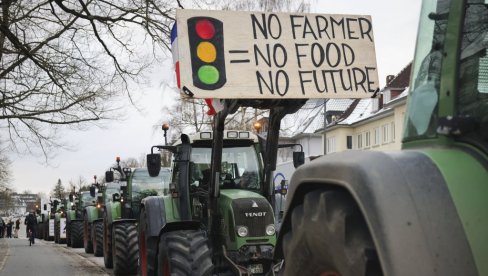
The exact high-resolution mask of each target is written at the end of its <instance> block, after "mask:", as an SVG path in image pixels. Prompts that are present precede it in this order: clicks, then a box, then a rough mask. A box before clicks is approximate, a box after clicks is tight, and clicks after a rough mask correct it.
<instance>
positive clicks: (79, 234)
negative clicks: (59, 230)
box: [70, 220, 83, 248]
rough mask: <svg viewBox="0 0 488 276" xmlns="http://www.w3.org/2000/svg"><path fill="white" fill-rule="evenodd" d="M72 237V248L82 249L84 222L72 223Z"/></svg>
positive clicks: (76, 221)
mask: <svg viewBox="0 0 488 276" xmlns="http://www.w3.org/2000/svg"><path fill="white" fill-rule="evenodd" d="M70 228H71V229H70V232H71V233H70V235H71V247H73V248H81V247H83V221H81V220H75V221H71V226H70Z"/></svg>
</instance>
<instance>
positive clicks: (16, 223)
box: [14, 218, 20, 239]
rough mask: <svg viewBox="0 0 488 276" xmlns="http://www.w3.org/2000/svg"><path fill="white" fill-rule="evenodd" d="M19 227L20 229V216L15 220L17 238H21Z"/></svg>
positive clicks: (15, 236) (15, 235)
mask: <svg viewBox="0 0 488 276" xmlns="http://www.w3.org/2000/svg"><path fill="white" fill-rule="evenodd" d="M19 229H20V218H18V219H17V220H16V221H15V234H14V238H16V239H18V238H19Z"/></svg>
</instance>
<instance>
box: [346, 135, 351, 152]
mask: <svg viewBox="0 0 488 276" xmlns="http://www.w3.org/2000/svg"><path fill="white" fill-rule="evenodd" d="M346 144H347V149H352V136H347V137H346Z"/></svg>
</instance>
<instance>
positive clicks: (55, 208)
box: [43, 199, 61, 241]
mask: <svg viewBox="0 0 488 276" xmlns="http://www.w3.org/2000/svg"><path fill="white" fill-rule="evenodd" d="M49 206H50V210H49V211H47V204H44V211H47V217H46V221H45V223H44V224H43V227H44V230H43V232H44V240H46V241H54V239H55V233H56V232H55V224H56V223H55V215H56V213H58V212H59V211H60V208H61V201H60V200H59V199H50V200H49Z"/></svg>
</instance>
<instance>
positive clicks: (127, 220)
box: [112, 219, 137, 227]
mask: <svg viewBox="0 0 488 276" xmlns="http://www.w3.org/2000/svg"><path fill="white" fill-rule="evenodd" d="M124 222H130V223H136V222H137V220H136V219H116V220H114V221H112V227H113V226H114V225H116V224H120V223H124Z"/></svg>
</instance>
